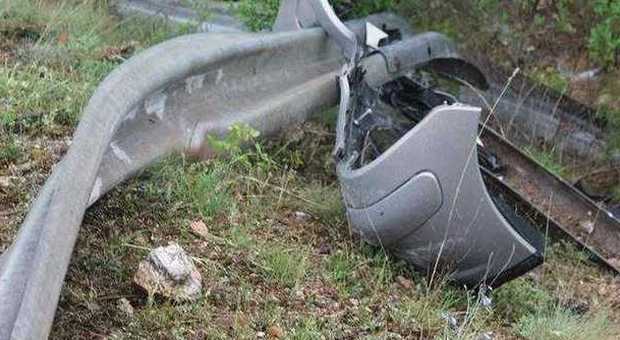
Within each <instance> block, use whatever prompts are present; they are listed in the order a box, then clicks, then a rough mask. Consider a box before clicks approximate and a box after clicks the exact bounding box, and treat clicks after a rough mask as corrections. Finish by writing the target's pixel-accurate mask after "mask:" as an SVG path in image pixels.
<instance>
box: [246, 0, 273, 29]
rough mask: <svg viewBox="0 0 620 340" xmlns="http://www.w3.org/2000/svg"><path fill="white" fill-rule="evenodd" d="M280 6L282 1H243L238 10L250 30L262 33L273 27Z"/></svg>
mask: <svg viewBox="0 0 620 340" xmlns="http://www.w3.org/2000/svg"><path fill="white" fill-rule="evenodd" d="M279 6H280V0H241V1H240V2H239V6H238V8H237V10H238V12H239V16H240V18H241V20H242V21H243V22H244V23H245V24H246V25H247V26H248V28H249V29H251V30H252V31H261V30H264V29H270V28H271V26H273V23H274V22H275V20H276V16H277V15H278V9H279Z"/></svg>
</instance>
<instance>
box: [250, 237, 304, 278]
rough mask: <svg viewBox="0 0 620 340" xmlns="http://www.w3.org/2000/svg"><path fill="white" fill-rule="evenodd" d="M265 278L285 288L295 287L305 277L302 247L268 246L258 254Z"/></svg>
mask: <svg viewBox="0 0 620 340" xmlns="http://www.w3.org/2000/svg"><path fill="white" fill-rule="evenodd" d="M259 256H260V258H261V263H262V267H263V271H264V273H265V276H266V278H267V279H268V280H269V281H271V282H273V283H275V284H278V285H281V286H283V287H287V288H295V287H297V286H298V285H299V284H300V283H301V282H302V281H303V280H304V278H305V277H306V274H307V273H306V271H307V261H308V259H307V255H306V254H305V251H304V250H303V249H302V250H300V249H288V248H285V247H283V246H277V245H276V246H273V245H271V246H268V247H265V248H263V249H262V250H261V252H260V254H259Z"/></svg>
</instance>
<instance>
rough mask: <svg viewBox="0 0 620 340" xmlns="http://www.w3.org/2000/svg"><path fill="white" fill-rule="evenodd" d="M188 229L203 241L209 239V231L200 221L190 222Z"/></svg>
mask: <svg viewBox="0 0 620 340" xmlns="http://www.w3.org/2000/svg"><path fill="white" fill-rule="evenodd" d="M189 227H190V228H191V229H192V232H193V233H194V234H196V235H197V236H200V237H202V238H203V239H207V238H208V237H209V229H208V228H207V225H206V224H205V223H204V222H203V221H202V220H198V221H194V222H192V223H191V224H190V225H189Z"/></svg>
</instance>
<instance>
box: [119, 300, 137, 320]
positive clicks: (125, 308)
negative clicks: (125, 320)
mask: <svg viewBox="0 0 620 340" xmlns="http://www.w3.org/2000/svg"><path fill="white" fill-rule="evenodd" d="M116 305H117V306H118V309H120V310H121V311H122V312H123V313H125V314H126V315H127V316H133V312H134V310H133V306H132V305H131V302H129V300H127V299H126V298H121V299H118V301H117V302H116Z"/></svg>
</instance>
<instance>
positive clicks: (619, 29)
mask: <svg viewBox="0 0 620 340" xmlns="http://www.w3.org/2000/svg"><path fill="white" fill-rule="evenodd" d="M594 12H595V13H596V14H597V16H598V20H597V23H596V25H595V26H594V27H593V28H592V30H591V32H590V39H589V41H588V48H589V51H590V54H591V55H592V57H593V58H594V60H595V61H597V62H599V63H601V64H603V65H604V66H614V65H615V64H616V61H617V53H618V50H619V49H620V2H618V1H614V0H596V1H595V2H594Z"/></svg>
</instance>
